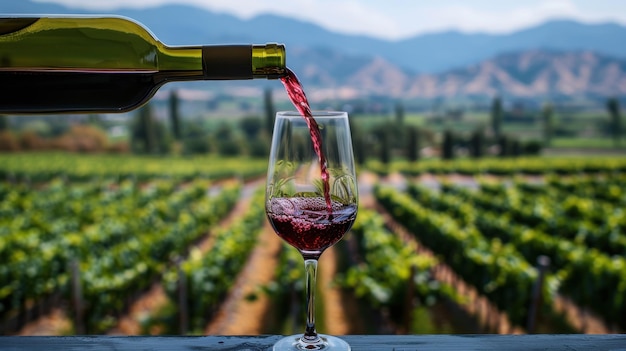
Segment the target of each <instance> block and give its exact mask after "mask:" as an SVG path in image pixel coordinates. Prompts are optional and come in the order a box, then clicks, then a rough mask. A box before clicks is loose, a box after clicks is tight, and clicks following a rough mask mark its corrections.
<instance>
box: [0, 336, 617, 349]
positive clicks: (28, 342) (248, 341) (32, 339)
mask: <svg viewBox="0 0 626 351" xmlns="http://www.w3.org/2000/svg"><path fill="white" fill-rule="evenodd" d="M279 338H280V336H277V335H266V336H241V337H239V336H169V337H153V336H67V337H63V336H50V337H46V336H22V337H20V336H3V337H0V351H18V350H33V351H38V350H41V351H43V350H68V351H73V350H93V351H100V350H131V351H136V350H156V351H158V350H169V351H177V350H196V351H197V350H216V351H234V350H238V351H268V350H271V349H272V345H273V344H274V342H275V341H276V340H278V339H279ZM341 338H343V339H344V340H346V341H347V342H348V343H350V345H351V346H352V350H353V351H374V350H376V351H452V350H454V351H460V350H462V351H496V350H497V351H503V350H504V351H583V350H584V351H626V335H624V334H616V335H402V336H399V335H347V336H342V337H341Z"/></svg>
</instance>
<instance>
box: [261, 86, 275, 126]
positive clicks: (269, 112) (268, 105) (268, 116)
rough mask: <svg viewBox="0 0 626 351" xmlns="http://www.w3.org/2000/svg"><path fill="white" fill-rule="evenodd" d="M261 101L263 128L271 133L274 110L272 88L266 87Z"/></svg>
mask: <svg viewBox="0 0 626 351" xmlns="http://www.w3.org/2000/svg"><path fill="white" fill-rule="evenodd" d="M263 101H264V105H265V130H266V131H267V134H268V135H272V133H273V132H274V117H275V116H274V115H275V114H276V111H275V109H274V101H273V99H272V89H270V88H267V89H265V91H264V94H263Z"/></svg>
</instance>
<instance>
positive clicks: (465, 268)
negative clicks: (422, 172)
mask: <svg viewBox="0 0 626 351" xmlns="http://www.w3.org/2000/svg"><path fill="white" fill-rule="evenodd" d="M374 191H375V196H376V198H377V200H378V202H379V203H381V204H382V205H383V206H384V207H385V208H386V209H387V210H388V211H389V213H390V214H391V215H392V216H393V217H394V218H395V219H396V220H397V221H398V222H400V224H402V225H403V226H405V227H406V228H407V229H408V230H409V231H410V232H412V233H413V234H414V235H415V236H416V237H417V239H418V240H419V241H420V242H421V243H422V244H424V245H425V246H427V247H428V248H430V249H431V250H433V251H434V252H435V253H436V254H437V255H439V256H441V257H442V259H443V260H444V261H445V262H446V263H447V264H448V265H449V266H450V267H451V268H452V269H453V270H454V271H455V272H456V273H457V274H458V275H459V276H460V277H461V278H462V279H463V280H465V281H466V282H467V283H469V284H471V285H472V286H474V287H475V288H476V289H477V291H478V292H480V293H481V294H483V295H485V296H486V297H487V298H489V300H491V301H492V302H493V303H494V304H495V305H496V306H497V307H498V308H499V309H500V310H502V311H506V312H507V314H508V316H509V319H510V320H511V322H512V323H514V324H516V325H525V323H526V322H527V318H528V315H527V313H528V309H529V306H530V304H531V301H532V287H533V285H534V284H535V282H536V280H537V277H538V273H537V271H536V269H535V268H533V267H532V266H531V265H530V264H529V263H528V262H527V261H526V260H525V259H524V257H523V256H521V254H520V253H519V252H518V251H517V250H516V249H515V247H514V246H512V245H510V244H502V243H501V242H500V241H491V240H486V239H485V238H484V237H483V236H482V234H481V233H480V232H479V231H478V230H477V229H476V228H475V227H473V226H469V225H468V226H463V225H462V224H460V223H459V222H457V221H456V220H455V219H453V218H452V217H450V216H449V215H447V214H445V213H441V212H437V211H433V210H430V209H427V208H425V207H423V206H422V205H420V204H419V203H418V202H416V201H414V200H413V199H412V198H411V197H409V196H408V195H406V194H402V193H399V192H398V191H396V190H394V189H392V188H388V187H381V186H377V187H375V189H374ZM550 285H551V284H546V285H545V289H544V291H543V292H542V295H543V299H544V301H546V303H547V304H548V305H550V304H551V301H552V298H553V296H552V294H551V293H550V291H549V290H548V287H549V286H550Z"/></svg>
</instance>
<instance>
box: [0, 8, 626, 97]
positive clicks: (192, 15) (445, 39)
mask: <svg viewBox="0 0 626 351" xmlns="http://www.w3.org/2000/svg"><path fill="white" fill-rule="evenodd" d="M0 13H15V14H24V13H30V14H33V13H39V14H43V13H59V14H63V13H65V14H68V13H76V14H82V13H92V12H89V11H85V10H80V9H76V8H67V7H64V6H60V5H56V4H50V3H39V2H33V1H30V0H21V1H14V0H0ZM112 13H114V14H116V15H123V16H128V17H131V18H134V19H136V20H138V21H139V22H141V23H143V24H144V25H146V26H147V27H148V28H149V29H150V30H151V31H152V32H153V33H154V34H155V35H156V36H157V37H158V38H159V39H160V40H161V41H163V42H164V43H167V44H170V45H188V44H206V43H214V44H220V43H233V42H239V43H265V42H281V43H285V45H286V46H287V64H288V66H289V67H290V68H292V70H294V71H295V72H296V73H297V74H298V76H299V77H300V79H301V80H302V81H303V84H305V86H307V87H316V88H320V89H322V90H326V91H329V93H331V94H341V95H345V96H359V95H367V94H376V95H387V96H393V97H405V98H412V97H418V98H433V97H457V96H468V95H469V96H481V95H483V96H489V95H494V94H501V95H510V96H517V97H546V96H550V97H589V96H606V95H619V94H624V93H626V45H623V42H624V39H623V38H626V27H624V26H622V25H619V24H615V23H603V24H585V23H580V22H576V21H572V20H567V19H561V20H552V21H549V22H546V23H543V24H541V25H538V26H534V27H530V28H526V29H523V30H520V31H516V32H513V33H508V34H467V33H461V32H456V31H447V32H438V33H430V34H423V35H417V36H414V37H412V38H408V39H404V40H396V41H390V40H383V39H378V38H372V37H367V36H362V35H346V34H340V33H335V32H332V31H329V30H326V29H324V28H322V27H320V26H318V25H316V24H313V23H309V22H303V21H300V20H295V19H292V18H288V17H281V16H276V15H271V14H266V15H259V16H256V17H253V18H251V19H247V20H243V19H240V18H238V17H235V16H232V15H228V14H223V13H216V12H211V11H208V10H205V9H201V8H198V7H193V6H187V5H162V6H155V7H151V8H147V9H141V10H138V9H126V8H121V9H119V10H116V11H114V12H112Z"/></svg>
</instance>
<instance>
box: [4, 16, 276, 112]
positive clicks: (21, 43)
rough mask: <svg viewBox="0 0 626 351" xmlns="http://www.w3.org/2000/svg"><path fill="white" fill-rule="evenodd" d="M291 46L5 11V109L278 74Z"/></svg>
mask: <svg viewBox="0 0 626 351" xmlns="http://www.w3.org/2000/svg"><path fill="white" fill-rule="evenodd" d="M285 68H286V66H285V51H284V46H282V45H277V44H267V45H216V46H201V45H198V46H178V47H172V46H167V45H165V44H163V43H161V42H160V41H158V40H157V39H156V38H155V36H154V35H152V34H151V33H150V32H149V31H148V30H147V29H145V28H144V27H143V26H141V25H140V24H139V23H137V22H134V21H132V20H129V19H126V18H123V17H95V16H94V17H90V16H80V17H79V16H77V17H18V18H15V17H13V18H0V82H1V87H0V113H2V114H33V113H79V112H82V113H89V112H94V113H105V112H125V111H130V110H132V109H135V108H137V107H139V106H141V105H142V104H144V103H146V102H147V101H148V100H149V99H150V98H151V97H152V96H153V95H154V94H155V92H156V91H157V90H158V89H159V88H160V87H161V86H162V85H164V84H165V83H168V82H173V81H191V80H224V79H252V78H278V77H281V76H282V75H283V74H284V72H285Z"/></svg>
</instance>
